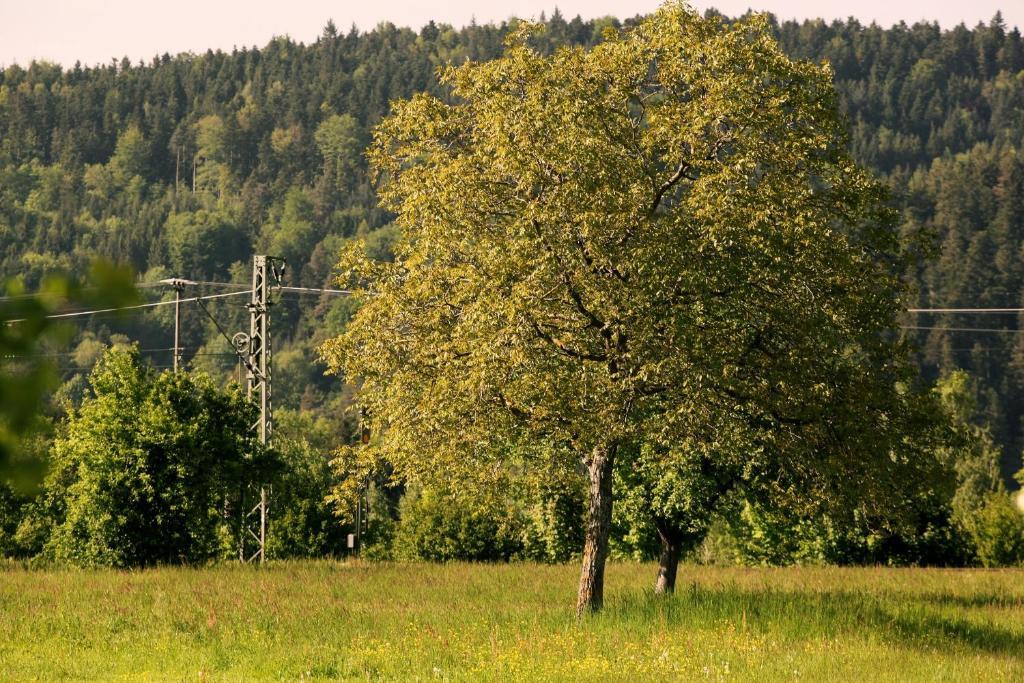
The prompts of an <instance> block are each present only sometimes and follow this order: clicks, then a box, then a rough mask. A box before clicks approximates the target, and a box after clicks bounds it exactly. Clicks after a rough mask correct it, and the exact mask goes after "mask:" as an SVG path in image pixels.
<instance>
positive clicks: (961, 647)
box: [0, 562, 1024, 681]
mask: <svg viewBox="0 0 1024 683" xmlns="http://www.w3.org/2000/svg"><path fill="white" fill-rule="evenodd" d="M576 572H577V568H576V567H574V566H542V565H532V564H519V565H517V564H513V565H472V564H452V565H427V564H362V563H350V564H344V563H334V562H301V563H299V562H296V563H282V564H273V565H270V566H267V567H263V568H253V567H240V566H234V565H224V566H218V567H213V568H206V569H172V568H166V569H155V570H148V571H142V572H113V571H75V570H51V571H26V570H22V569H19V568H17V567H14V566H8V567H4V568H0V679H2V680H10V679H17V680H23V679H41V680H52V679H82V678H86V679H102V680H109V679H132V680H135V679H141V680H253V679H275V680H279V679H284V680H300V679H330V678H358V679H367V678H369V679H409V678H420V679H429V678H444V679H455V680H481V679H483V680H494V679H499V680H515V679H524V678H528V679H547V680H566V679H570V680H571V679H602V680H630V679H632V680H635V679H637V678H642V679H653V680H679V679H684V680H689V679H710V680H722V679H738V680H778V679H786V680H790V679H807V680H854V679H856V680H868V681H870V680H879V681H881V680H887V681H888V680H907V679H911V680H935V681H940V680H941V681H947V680H965V681H966V680H986V681H988V680H1024V571H1022V570H1002V571H997V570H989V571H983V570H933V569H830V568H792V569H741V568H728V569H726V568H707V567H684V568H681V569H680V575H679V587H678V592H677V594H676V595H675V596H674V597H672V598H669V599H659V598H656V597H655V596H653V595H652V594H651V591H650V590H649V589H648V586H649V584H650V583H651V580H652V579H653V576H654V568H653V567H652V566H650V565H635V564H613V565H612V566H610V568H609V574H608V587H607V591H606V595H607V598H608V605H607V609H606V611H605V612H604V613H603V614H602V615H600V616H598V617H596V618H592V619H589V620H587V621H586V622H585V623H584V624H582V625H577V624H576V623H574V621H573V619H572V604H573V597H574V587H575V579H576Z"/></svg>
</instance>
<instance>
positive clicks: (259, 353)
mask: <svg viewBox="0 0 1024 683" xmlns="http://www.w3.org/2000/svg"><path fill="white" fill-rule="evenodd" d="M275 261H280V259H275V258H273V257H271V256H255V257H254V258H253V268H252V300H251V302H250V304H249V340H248V341H249V344H248V346H249V365H248V369H247V373H246V379H247V383H246V387H247V393H248V396H249V400H251V401H253V402H254V403H255V404H256V405H257V406H258V407H259V418H258V419H257V421H256V422H255V423H254V424H253V426H252V429H253V431H254V432H255V433H256V434H257V436H258V437H259V440H260V443H262V444H263V445H264V446H266V445H268V444H269V443H270V439H271V435H272V434H273V431H274V413H273V406H272V404H271V400H270V386H271V385H270V377H271V354H272V349H271V344H270V304H271V301H270V288H271V287H272V286H273V284H272V283H271V279H272V278H273V279H274V280H277V279H278V278H279V274H278V272H277V271H276V269H275V268H274V262H275ZM267 493H268V492H267V489H266V486H264V485H261V486H260V492H259V498H258V499H257V503H256V505H255V506H254V507H253V508H252V509H251V510H249V511H248V513H247V514H246V516H245V519H243V521H242V526H243V530H242V538H241V539H240V547H239V557H240V558H241V559H242V561H244V562H252V561H253V560H256V559H257V558H258V559H259V561H260V562H261V563H262V562H263V561H264V560H265V559H266V553H265V551H266V544H267V512H268V504H267V499H268V495H267ZM244 509H245V508H244V507H243V510H244ZM247 541H255V544H256V549H255V551H253V552H252V553H251V554H250V553H247V552H246V550H245V547H246V543H247Z"/></svg>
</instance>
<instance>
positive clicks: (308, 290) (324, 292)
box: [280, 287, 355, 296]
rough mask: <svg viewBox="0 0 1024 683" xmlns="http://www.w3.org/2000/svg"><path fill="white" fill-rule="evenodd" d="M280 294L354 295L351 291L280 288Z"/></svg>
mask: <svg viewBox="0 0 1024 683" xmlns="http://www.w3.org/2000/svg"><path fill="white" fill-rule="evenodd" d="M280 289H281V291H282V292H311V293H316V294H347V295H350V296H351V295H352V294H355V292H353V291H352V290H351V289H322V288H320V287H281V288H280Z"/></svg>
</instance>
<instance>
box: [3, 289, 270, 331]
mask: <svg viewBox="0 0 1024 683" xmlns="http://www.w3.org/2000/svg"><path fill="white" fill-rule="evenodd" d="M250 293H252V290H246V291H244V292H228V293H226V294H208V295H207V296H194V297H190V298H188V299H181V301H180V303H187V302H189V301H206V300H209V299H223V298H225V297H229V296H239V295H241V294H250ZM174 303H176V302H175V301H174V300H173V299H172V300H170V301H156V302H153V303H149V304H136V305H134V306H115V307H113V308H99V309H95V310H91V311H75V312H74V313H57V314H54V315H46V316H43V317H44V318H45V319H47V320H52V319H56V318H76V317H79V316H83V315H94V314H96V313H113V312H116V311H131V310H136V309H140V308H154V307H156V306H170V305H171V304H174ZM26 320H27V318H19V319H17V320H7V321H5V322H6V323H7V324H8V325H10V324H12V323H21V322H25V321H26Z"/></svg>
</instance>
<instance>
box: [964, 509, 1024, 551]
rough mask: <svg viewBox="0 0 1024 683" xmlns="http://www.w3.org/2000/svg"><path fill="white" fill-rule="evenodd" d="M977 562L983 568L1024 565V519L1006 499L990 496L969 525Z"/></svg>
mask: <svg viewBox="0 0 1024 683" xmlns="http://www.w3.org/2000/svg"><path fill="white" fill-rule="evenodd" d="M969 533H970V536H971V540H972V541H973V542H974V548H975V552H976V553H977V555H978V561H979V562H980V563H981V564H982V566H984V567H1006V566H1011V565H1019V564H1021V563H1024V515H1021V513H1020V511H1019V510H1017V508H1016V507H1014V505H1013V503H1012V502H1011V501H1010V498H1009V496H1007V495H1005V494H1002V493H994V494H992V495H991V496H989V498H988V500H987V501H986V504H985V506H984V507H982V508H981V509H980V510H979V511H978V512H977V513H975V515H974V516H973V518H972V519H971V520H970V521H969Z"/></svg>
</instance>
